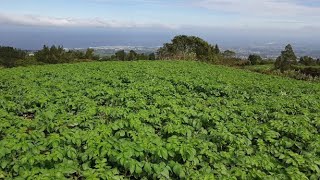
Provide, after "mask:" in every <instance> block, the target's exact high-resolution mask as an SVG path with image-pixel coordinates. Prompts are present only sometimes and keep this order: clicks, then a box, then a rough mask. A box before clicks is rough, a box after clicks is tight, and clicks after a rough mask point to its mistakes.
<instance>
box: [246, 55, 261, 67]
mask: <svg viewBox="0 0 320 180" xmlns="http://www.w3.org/2000/svg"><path fill="white" fill-rule="evenodd" d="M248 61H249V62H250V64H251V65H257V64H259V63H260V62H261V61H262V58H261V56H259V55H257V54H250V55H249V57H248Z"/></svg>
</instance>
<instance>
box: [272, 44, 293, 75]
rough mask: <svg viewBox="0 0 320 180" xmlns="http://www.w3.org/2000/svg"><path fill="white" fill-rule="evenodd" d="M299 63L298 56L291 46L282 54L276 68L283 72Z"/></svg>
mask: <svg viewBox="0 0 320 180" xmlns="http://www.w3.org/2000/svg"><path fill="white" fill-rule="evenodd" d="M296 62H297V56H296V55H295V53H294V51H293V48H292V46H291V45H290V44H288V45H287V46H286V47H285V50H284V51H282V52H281V55H280V56H279V57H278V58H277V60H276V62H275V68H276V69H280V71H281V72H283V71H286V70H289V69H290V68H291V65H292V64H295V63H296Z"/></svg>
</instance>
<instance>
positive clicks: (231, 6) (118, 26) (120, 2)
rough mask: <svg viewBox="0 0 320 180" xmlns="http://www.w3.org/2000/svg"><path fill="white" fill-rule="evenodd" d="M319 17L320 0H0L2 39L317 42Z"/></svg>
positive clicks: (85, 42)
mask: <svg viewBox="0 0 320 180" xmlns="http://www.w3.org/2000/svg"><path fill="white" fill-rule="evenodd" d="M319 19H320V1H319V0H0V44H9V45H16V46H21V47H25V46H28V43H27V41H29V44H30V46H34V47H38V46H40V44H44V43H60V44H62V43H63V44H68V45H70V46H76V44H77V43H79V46H80V44H81V46H91V45H93V46H94V45H104V44H105V45H115V43H116V39H117V38H118V39H119V42H118V44H116V45H121V43H122V44H130V45H141V44H144V43H145V44H149V43H150V44H154V45H160V44H161V43H163V42H164V41H167V40H168V39H170V38H171V37H172V36H174V35H176V34H190V35H199V36H202V37H205V38H207V39H209V40H210V41H215V40H216V41H218V42H221V43H227V42H229V43H232V40H233V39H234V40H235V41H237V42H238V41H242V42H245V41H247V43H249V41H266V42H267V41H270V42H271V41H274V40H277V39H278V40H280V41H314V42H315V43H316V42H317V41H319V40H320V33H319V32H320V31H319V30H320V21H319ZM134 37H136V39H134ZM80 38H81V39H80ZM104 38H105V39H112V40H110V42H108V41H107V40H105V41H101V39H104ZM90 39H91V41H90ZM139 39H140V40H139ZM142 39H145V40H142ZM150 39H154V41H153V42H152V40H150ZM246 39H247V40H246ZM248 39H250V40H248ZM99 40H100V41H99ZM126 40H127V41H126ZM143 41H145V42H143ZM108 43H109V44H108Z"/></svg>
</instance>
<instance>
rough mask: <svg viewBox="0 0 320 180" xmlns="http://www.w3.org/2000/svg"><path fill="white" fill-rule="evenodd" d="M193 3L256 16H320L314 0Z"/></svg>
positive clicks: (204, 0) (319, 8)
mask: <svg viewBox="0 0 320 180" xmlns="http://www.w3.org/2000/svg"><path fill="white" fill-rule="evenodd" d="M191 4H192V5H193V6H196V7H201V8H206V9H210V10H214V11H217V12H224V13H234V14H239V15H247V16H255V17H269V18H274V17H278V18H297V17H298V18H305V17H309V18H320V7H319V4H318V3H316V1H312V0H309V1H308V0H305V1H302V0H197V1H195V0H192V2H191ZM316 4H317V5H316ZM312 5H314V6H312Z"/></svg>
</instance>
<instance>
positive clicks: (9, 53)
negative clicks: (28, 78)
mask: <svg viewBox="0 0 320 180" xmlns="http://www.w3.org/2000/svg"><path fill="white" fill-rule="evenodd" d="M26 55H27V53H26V52H25V51H22V50H20V49H16V48H13V47H5V46H0V66H4V67H14V66H15V63H16V61H18V60H19V59H23V58H25V57H26Z"/></svg>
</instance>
